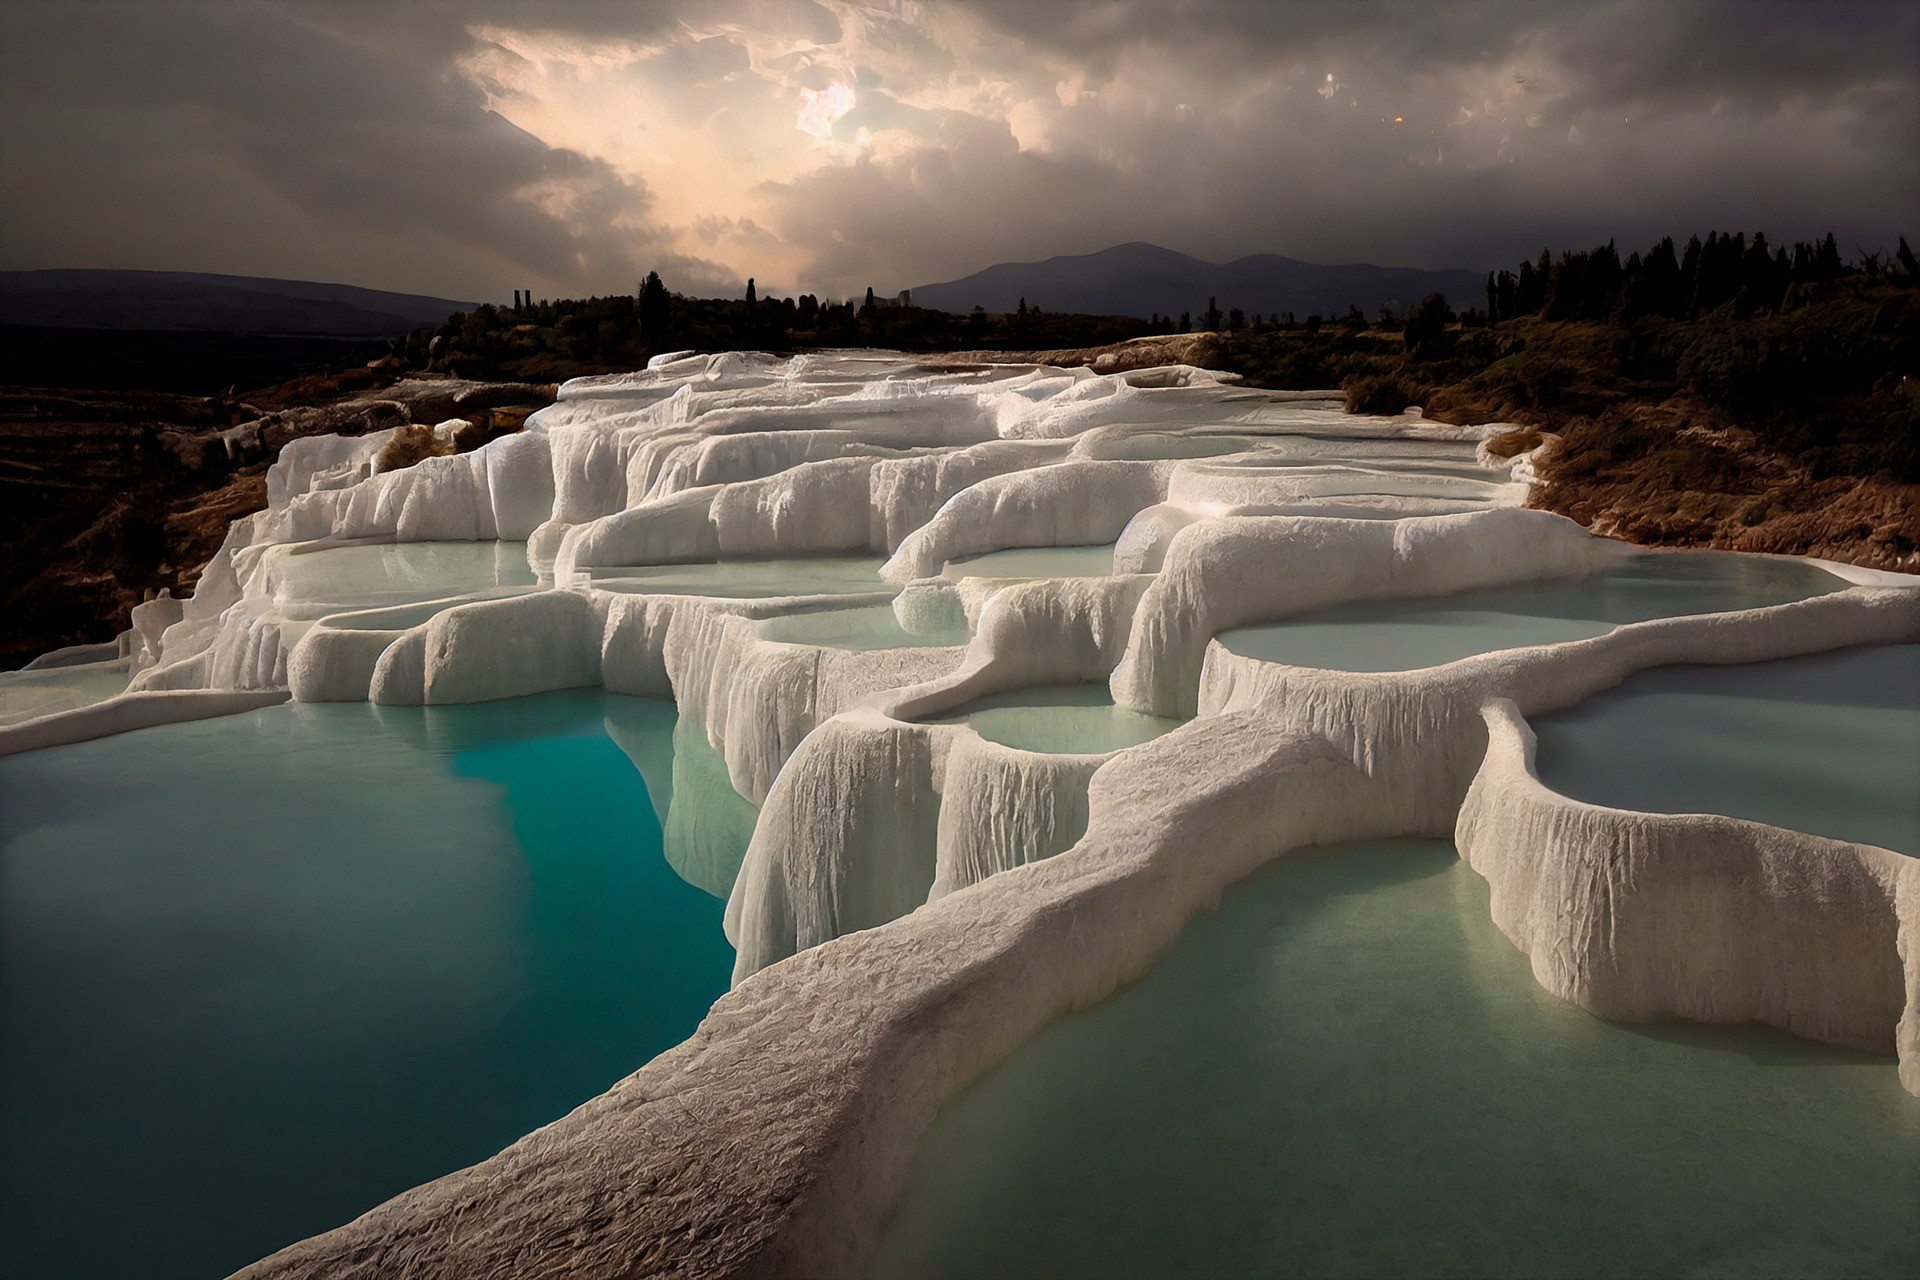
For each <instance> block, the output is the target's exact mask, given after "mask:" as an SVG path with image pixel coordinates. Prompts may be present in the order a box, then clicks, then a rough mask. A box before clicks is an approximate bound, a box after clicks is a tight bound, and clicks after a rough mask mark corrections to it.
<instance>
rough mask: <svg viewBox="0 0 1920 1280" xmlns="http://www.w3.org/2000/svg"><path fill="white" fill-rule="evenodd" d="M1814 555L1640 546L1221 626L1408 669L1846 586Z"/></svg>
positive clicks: (1357, 665)
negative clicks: (1580, 566)
mask: <svg viewBox="0 0 1920 1280" xmlns="http://www.w3.org/2000/svg"><path fill="white" fill-rule="evenodd" d="M1846 585H1847V584H1846V583H1844V582H1842V581H1841V580H1840V579H1838V578H1836V577H1834V576H1833V575H1832V574H1830V573H1828V572H1827V571H1826V570H1824V569H1821V568H1820V567H1818V566H1817V565H1811V564H1807V563H1805V562H1803V561H1797V560H1773V559H1767V558H1764V557H1757V556H1738V555H1729V554H1725V553H1718V552H1710V551H1702V552H1686V551H1680V552H1669V553H1663V554H1658V555H1653V554H1645V555H1635V556H1631V557H1629V558H1628V559H1626V560H1624V561H1623V562H1621V563H1620V564H1617V565H1614V566H1612V567H1610V568H1607V569H1604V570H1602V571H1601V572H1599V573H1596V574H1593V575H1591V576H1589V577H1585V578H1568V579H1561V580H1558V581H1552V582H1528V583H1520V584H1517V585H1515V586H1508V587H1496V588H1493V589H1491V590H1487V591H1469V592H1464V593H1462V594H1459V595H1451V596H1434V597H1431V598H1428V599H1422V600H1374V601H1362V602H1359V603H1354V604H1343V605H1336V606H1334V607H1332V608H1328V609H1318V610H1315V611H1314V612H1312V613H1309V614H1304V615H1302V616H1301V617H1298V618H1294V619H1291V620H1289V621H1285V622H1271V623H1265V624H1262V625H1259V626H1251V627H1235V628H1234V629H1232V630H1230V631H1224V632H1222V633H1221V634H1220V643H1221V644H1223V645H1225V646H1226V647H1227V649H1229V650H1230V651H1232V652H1234V653H1238V654H1242V655H1244V656H1246V657H1249V658H1261V659H1264V660H1265V661H1268V662H1284V663H1287V664H1289V665H1291V666H1297V667H1322V668H1325V669H1328V670H1333V671H1412V670H1416V669H1418V668H1421V667H1434V666H1439V665H1440V664H1441V663H1444V662H1453V661H1456V660H1458V659H1460V658H1468V657H1472V656H1473V655H1474V654H1479V653H1491V652H1493V651H1494V650H1497V649H1514V648H1519V647H1521V646H1523V645H1536V644H1554V643H1559V642H1561V641H1566V640H1585V639H1588V638H1590V637H1592V636H1600V635H1605V634H1606V633H1607V632H1609V631H1612V630H1613V629H1614V628H1615V627H1617V626H1620V625H1622V624H1624V623H1629V622H1646V621H1648V620H1650V619H1653V618H1671V617H1678V616H1681V615H1684V614H1699V613H1723V612H1726V611H1728V610H1732V609H1756V608H1759V607H1761V606H1763V605H1774V604H1786V603H1789V602H1791V601H1794V600H1804V599H1806V598H1808V597H1809V596H1817V595H1825V594H1826V593H1828V592H1830V591H1839V590H1843V589H1844V588H1845V587H1846Z"/></svg>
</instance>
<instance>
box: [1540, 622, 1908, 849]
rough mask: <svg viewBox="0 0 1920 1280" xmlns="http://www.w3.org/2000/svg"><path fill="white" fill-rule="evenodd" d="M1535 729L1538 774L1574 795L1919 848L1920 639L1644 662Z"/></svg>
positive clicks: (1885, 845)
mask: <svg viewBox="0 0 1920 1280" xmlns="http://www.w3.org/2000/svg"><path fill="white" fill-rule="evenodd" d="M1534 730H1535V732H1536V733H1537V734H1538V735H1539V739H1540V748H1539V755H1538V764H1539V768H1540V777H1541V780H1542V781H1544V782H1545V783H1546V784H1547V785H1548V786H1550V787H1552V788H1553V789H1554V790H1556V791H1559V792H1560V793H1561V794H1563V795H1568V796H1571V797H1573V798H1574V799H1576V800H1584V801H1586V802H1588V803H1589V804H1603V805H1610V806H1612V807H1614V808H1618V809H1639V810H1643V811H1646V812H1651V813H1723V814H1727V815H1729V816H1731V817H1736V818H1751V819H1753V820H1754V821H1756V822H1768V823H1772V824H1773V825H1775V826H1780V827H1791V828H1792V829H1794V830H1796V831H1809V832H1812V833H1813V834H1815V835H1822V836H1831V837H1832V838H1834V839H1836V840H1854V841H1859V842H1861V843H1865V844H1875V845H1879V846H1881V847H1882V848H1885V849H1894V850H1898V851H1899V852H1901V853H1905V854H1911V855H1916V856H1920V645H1913V644H1904V645H1882V646H1879V647H1873V648H1858V649H1842V650H1840V651H1838V652H1836V653H1824V654H1817V655H1815V656H1812V657H1807V658H1789V659H1787V660H1785V661H1782V662H1761V663H1752V664H1748V665H1742V666H1734V667H1692V666H1688V667H1662V668H1659V669H1657V670H1653V671H1643V672H1641V673H1640V674H1638V675H1635V676H1631V677H1629V678H1628V679H1627V681H1626V683H1625V684H1622V685H1621V686H1620V687H1619V688H1618V689H1612V690H1609V691H1607V692H1605V693H1601V694H1598V695H1596V696H1594V697H1592V698H1589V699H1588V700H1587V701H1585V702H1583V703H1581V704H1580V705H1579V706H1577V707H1574V708H1572V709H1571V710H1568V711H1562V712H1559V713H1557V714H1554V715H1550V716H1539V717H1535V724H1534Z"/></svg>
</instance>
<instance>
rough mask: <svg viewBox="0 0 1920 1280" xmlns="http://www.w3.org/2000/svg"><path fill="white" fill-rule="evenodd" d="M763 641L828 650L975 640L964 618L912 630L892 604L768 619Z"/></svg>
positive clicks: (920, 646) (941, 644)
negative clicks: (904, 623) (940, 625)
mask: <svg viewBox="0 0 1920 1280" xmlns="http://www.w3.org/2000/svg"><path fill="white" fill-rule="evenodd" d="M758 631H759V635H760V638H761V639H762V640H777V641H780V642H782V643H785V644H811V645H820V646H822V647H824V648H828V649H924V648H940V647H946V646H953V645H964V644H966V643H967V641H968V640H969V639H971V638H972V636H971V634H970V633H969V632H968V631H967V628H966V619H965V618H964V617H962V618H961V619H960V620H959V624H958V625H953V626H943V627H940V628H938V629H936V630H932V631H926V632H917V631H908V630H907V629H906V628H905V627H903V626H901V625H900V619H899V618H898V617H897V616H896V615H895V614H894V612H893V606H892V605H890V604H878V605H862V606H859V607H857V608H852V609H811V610H808V611H806V612H804V613H787V614H782V615H780V616H779V617H777V618H768V619H766V620H764V621H763V622H761V623H760V624H759V628H758Z"/></svg>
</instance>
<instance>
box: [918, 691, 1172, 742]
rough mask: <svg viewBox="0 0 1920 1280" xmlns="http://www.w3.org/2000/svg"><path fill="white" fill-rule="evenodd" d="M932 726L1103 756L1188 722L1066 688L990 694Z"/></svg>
mask: <svg viewBox="0 0 1920 1280" xmlns="http://www.w3.org/2000/svg"><path fill="white" fill-rule="evenodd" d="M928 723H929V724H964V725H969V726H971V727H972V729H973V731H974V732H975V733H977V734H979V735H980V736H981V737H983V738H985V739H986V740H987V741H988V742H997V743H999V744H1000V745H1002V746H1005V747H1018V748H1019V749H1020V750H1022V751H1042V752H1048V753H1051V754H1066V755H1102V754H1104V753H1106V752H1108V751H1119V750H1121V749H1122V748H1125V747H1137V746H1139V745H1140V744H1141V743H1143V742H1151V741H1152V740H1153V739H1155V738H1157V737H1159V736H1160V735H1161V734H1163V733H1167V732H1170V731H1172V730H1174V729H1177V728H1179V727H1180V725H1181V724H1182V723H1183V722H1182V721H1179V720H1171V719H1168V718H1166V717H1164V716H1153V715H1147V714H1146V713H1144V712H1140V711H1130V710H1128V709H1127V708H1125V707H1116V706H1115V705H1114V704H1113V694H1112V693H1111V691H1109V690H1108V688H1107V686H1106V685H1103V684H1063V685H1045V686H1041V687H1038V688H1033V689H1014V690H1012V691H1010V692H1007V693H995V694H989V695H988V696H987V697H984V698H976V699H974V700H973V701H972V702H969V703H966V704H964V705H963V706H959V707H956V708H954V709H953V710H952V711H948V712H945V713H943V714H941V715H939V716H936V717H930V718H929V719H928Z"/></svg>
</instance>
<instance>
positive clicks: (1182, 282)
mask: <svg viewBox="0 0 1920 1280" xmlns="http://www.w3.org/2000/svg"><path fill="white" fill-rule="evenodd" d="M1485 288H1486V277H1485V276H1484V275H1483V274H1482V273H1480V272H1477V271H1462V270H1454V271H1420V270H1415V269H1414V268H1411V267H1376V266H1373V265H1371V264H1369V263H1364V262H1356V263H1347V264H1343V265H1340V266H1323V265H1321V264H1319V263H1313V262H1301V261H1299V260H1298V259H1295V258H1283V257H1281V256H1280V255H1278V254H1273V253H1259V254H1254V255H1252V256H1250V257H1245V258H1236V259H1235V260H1234V261H1232V262H1207V261H1204V260H1202V259H1200V258H1193V257H1189V256H1188V255H1186V254H1184V253H1176V252H1175V251H1174V250H1172V249H1163V248H1161V247H1160V246H1159V245H1152V244H1141V243H1138V242H1135V243H1132V244H1122V245H1115V246H1114V247H1113V248H1111V249H1103V250H1101V251H1100V252H1099V253H1083V254H1069V255H1063V256H1060V257H1055V258H1048V259H1047V260H1046V261H1044V262H1003V263H1000V264H998V265H997V266H991V267H988V268H986V269H985V270H984V271H976V272H974V273H973V274H972V275H970V276H966V277H964V278H962V279H959V280H949V281H946V282H944V283H940V284H926V285H921V286H920V287H919V288H917V289H914V290H913V291H912V294H913V301H914V302H915V303H916V304H917V305H919V306H923V307H932V308H934V309H936V310H940V311H951V312H967V311H971V310H972V309H973V308H974V307H976V306H978V307H984V308H986V309H987V310H988V311H1012V310H1015V309H1016V308H1017V307H1018V306H1019V305H1020V302H1021V300H1022V299H1025V300H1026V303H1027V305H1028V306H1030V307H1042V308H1044V309H1046V310H1048V311H1073V312H1084V313H1087V314H1092V315H1122V316H1142V317H1144V316H1148V315H1152V314H1159V315H1167V316H1178V315H1179V314H1180V313H1181V312H1188V313H1191V314H1192V315H1193V316H1194V317H1195V318H1196V320H1197V318H1198V317H1199V316H1200V315H1202V314H1203V313H1204V312H1205V311H1206V309H1207V299H1208V298H1215V299H1217V300H1218V305H1219V307H1220V309H1221V310H1222V311H1227V310H1230V309H1232V308H1236V307H1237V308H1239V309H1240V310H1242V311H1245V312H1247V313H1249V314H1251V313H1253V312H1256V311H1257V312H1260V313H1261V314H1263V315H1274V314H1277V313H1280V312H1286V311H1291V312H1293V313H1294V315H1295V316H1296V317H1297V318H1299V319H1301V320H1304V319H1306V317H1308V316H1309V315H1315V314H1318V315H1322V316H1336V315H1344V314H1346V310H1347V308H1348V307H1359V308H1360V310H1361V311H1363V312H1365V313H1366V314H1367V316H1368V318H1372V316H1373V314H1374V313H1375V311H1377V310H1378V309H1379V308H1380V307H1381V306H1382V305H1385V306H1389V307H1392V308H1393V309H1394V310H1395V311H1400V310H1403V309H1405V308H1406V307H1409V306H1411V305H1413V304H1414V303H1416V302H1418V301H1419V300H1420V299H1421V298H1423V297H1425V296H1426V295H1427V294H1429V293H1440V294H1445V295H1446V298H1447V301H1448V302H1450V303H1452V304H1453V305H1454V306H1455V307H1458V308H1464V307H1467V306H1472V305H1474V304H1476V303H1478V302H1479V301H1480V298H1481V296H1482V294H1483V293H1484V291H1485Z"/></svg>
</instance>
